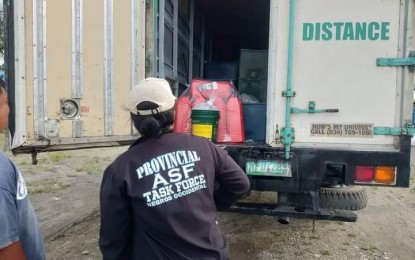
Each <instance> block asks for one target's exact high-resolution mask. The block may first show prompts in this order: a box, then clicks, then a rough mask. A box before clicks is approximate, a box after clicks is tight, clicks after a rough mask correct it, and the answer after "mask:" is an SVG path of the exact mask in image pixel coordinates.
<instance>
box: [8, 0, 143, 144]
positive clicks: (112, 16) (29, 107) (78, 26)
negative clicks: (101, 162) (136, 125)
mask: <svg viewBox="0 0 415 260" xmlns="http://www.w3.org/2000/svg"><path fill="white" fill-rule="evenodd" d="M13 4H14V9H13V10H14V42H15V46H14V48H15V52H14V55H15V57H14V58H15V68H14V69H15V77H14V78H15V86H14V91H15V101H16V104H15V110H16V122H15V133H14V138H13V143H12V147H13V148H17V147H28V146H29V147H34V146H39V147H42V146H43V145H45V144H46V143H45V142H46V141H45V140H47V143H48V146H49V145H53V144H67V145H71V144H73V145H76V144H78V145H81V146H82V144H87V143H94V142H98V143H105V142H111V141H119V140H124V139H125V140H127V139H132V138H133V137H132V136H131V135H132V134H133V128H132V126H131V122H130V120H129V114H128V112H126V111H124V110H123V109H122V107H123V105H125V104H126V98H127V94H128V92H129V90H130V89H131V87H132V86H134V84H135V83H136V82H137V81H138V80H140V79H142V78H144V73H145V68H144V66H145V64H143V63H144V60H145V59H144V55H145V54H144V52H145V46H144V41H145V37H144V34H145V32H144V31H145V29H144V28H145V3H144V2H143V1H136V0H131V1H113V0H104V1H102V0H87V1H83V0H60V1H44V0H33V1H24V0H17V1H14V2H13ZM22 43H24V44H22Z"/></svg>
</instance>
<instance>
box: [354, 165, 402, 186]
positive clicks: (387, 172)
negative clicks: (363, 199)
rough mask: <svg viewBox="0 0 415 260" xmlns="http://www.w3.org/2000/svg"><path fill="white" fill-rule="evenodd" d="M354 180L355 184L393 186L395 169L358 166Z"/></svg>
mask: <svg viewBox="0 0 415 260" xmlns="http://www.w3.org/2000/svg"><path fill="white" fill-rule="evenodd" d="M354 179H355V182H356V183H368V184H369V183H370V184H394V183H395V181H396V167H393V166H367V165H358V166H356V171H355V178H354Z"/></svg>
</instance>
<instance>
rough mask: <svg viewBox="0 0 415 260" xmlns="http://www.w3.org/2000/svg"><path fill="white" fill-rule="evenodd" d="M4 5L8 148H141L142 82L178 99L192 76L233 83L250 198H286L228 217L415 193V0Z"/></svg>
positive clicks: (355, 205)
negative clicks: (138, 89)
mask: <svg viewBox="0 0 415 260" xmlns="http://www.w3.org/2000/svg"><path fill="white" fill-rule="evenodd" d="M4 12H5V21H6V24H7V28H6V34H5V40H6V42H5V43H6V51H5V61H6V80H7V85H8V88H9V89H8V91H9V96H10V100H11V114H10V117H11V118H10V133H11V137H12V138H11V142H10V144H11V147H10V148H11V150H12V151H13V152H14V153H15V154H18V153H31V154H32V155H33V156H32V159H33V163H36V161H37V160H36V155H37V153H39V152H47V151H57V150H65V149H81V148H92V147H110V146H118V145H127V144H130V143H131V142H132V141H133V140H134V139H136V138H137V132H136V130H135V129H134V128H133V127H132V125H131V122H130V121H129V114H128V113H126V112H125V111H124V110H123V109H122V106H123V105H125V104H126V96H127V93H128V92H129V90H130V89H131V88H132V87H133V86H134V85H135V83H136V82H137V81H138V80H140V79H143V78H145V77H149V76H151V77H158V78H164V79H166V80H168V81H169V83H170V84H171V87H172V89H173V91H174V93H175V95H177V97H180V96H181V95H182V93H185V92H186V90H187V89H188V88H189V85H190V84H191V82H192V80H193V79H210V80H212V81H214V80H229V81H230V82H232V84H234V85H235V88H236V89H237V90H238V92H239V94H240V96H241V99H242V101H243V102H246V103H244V104H243V111H244V112H245V114H244V120H243V121H244V128H245V134H246V139H245V141H244V142H238V143H226V142H224V143H220V144H218V145H220V146H221V147H223V149H226V150H227V151H228V152H229V154H230V155H231V156H232V158H233V159H234V160H235V161H236V162H237V163H238V164H239V165H240V166H241V167H242V168H243V169H244V170H245V172H246V174H247V175H248V176H249V179H250V181H251V191H252V192H251V193H256V192H268V193H270V194H274V195H275V197H274V201H272V202H266V203H265V202H263V203H262V202H261V203H259V202H257V201H255V202H252V201H250V200H249V197H248V198H247V199H245V200H241V201H240V202H238V203H236V204H235V205H234V206H233V207H232V208H231V209H230V211H233V212H240V213H249V214H267V215H273V216H278V217H279V219H280V221H281V222H282V223H284V222H285V223H286V222H288V218H287V217H297V218H312V219H326V220H340V221H356V219H357V217H356V214H355V213H354V212H352V211H354V210H359V209H362V208H364V207H365V206H366V203H367V194H366V190H365V186H385V187H409V182H410V151H411V137H412V136H413V135H414V125H413V122H412V111H413V110H412V109H413V90H414V67H415V52H414V51H415V1H414V0H365V1H361V0H349V1H340V0H313V1H308V0H256V1H248V0H244V1H241V0H227V1H220V0H197V1H196V0H145V1H144V0H130V1H127V0H125V1H114V0H88V1H82V0H61V1H48V0H31V1H25V0H14V1H12V0H4ZM215 66H216V67H215ZM218 68H219V70H218ZM223 73H225V74H223ZM227 73H228V74H227ZM215 77H216V78H215ZM242 97H249V103H248V101H247V100H244V99H243V98H242ZM274 195H273V196H274Z"/></svg>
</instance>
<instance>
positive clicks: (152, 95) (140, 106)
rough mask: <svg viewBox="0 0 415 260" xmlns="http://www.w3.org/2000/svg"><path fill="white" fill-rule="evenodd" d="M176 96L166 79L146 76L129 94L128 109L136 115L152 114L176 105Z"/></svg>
mask: <svg viewBox="0 0 415 260" xmlns="http://www.w3.org/2000/svg"><path fill="white" fill-rule="evenodd" d="M175 102H176V97H175V96H174V95H173V93H172V91H171V88H170V85H169V83H168V82H167V80H165V79H158V78H146V79H143V80H141V81H139V82H138V83H137V85H136V86H135V87H134V88H133V89H131V91H130V94H129V95H128V111H130V112H131V113H133V114H135V115H137V114H138V115H144V116H145V115H152V114H157V113H160V112H165V111H168V110H170V109H172V108H173V107H174V104H175Z"/></svg>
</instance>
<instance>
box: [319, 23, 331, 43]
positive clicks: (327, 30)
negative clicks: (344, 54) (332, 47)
mask: <svg viewBox="0 0 415 260" xmlns="http://www.w3.org/2000/svg"><path fill="white" fill-rule="evenodd" d="M322 27H323V28H322V29H323V35H322V37H321V38H322V39H323V40H325V41H330V40H331V38H332V37H333V33H332V32H331V28H332V27H333V25H332V24H331V23H323V25H322Z"/></svg>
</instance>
